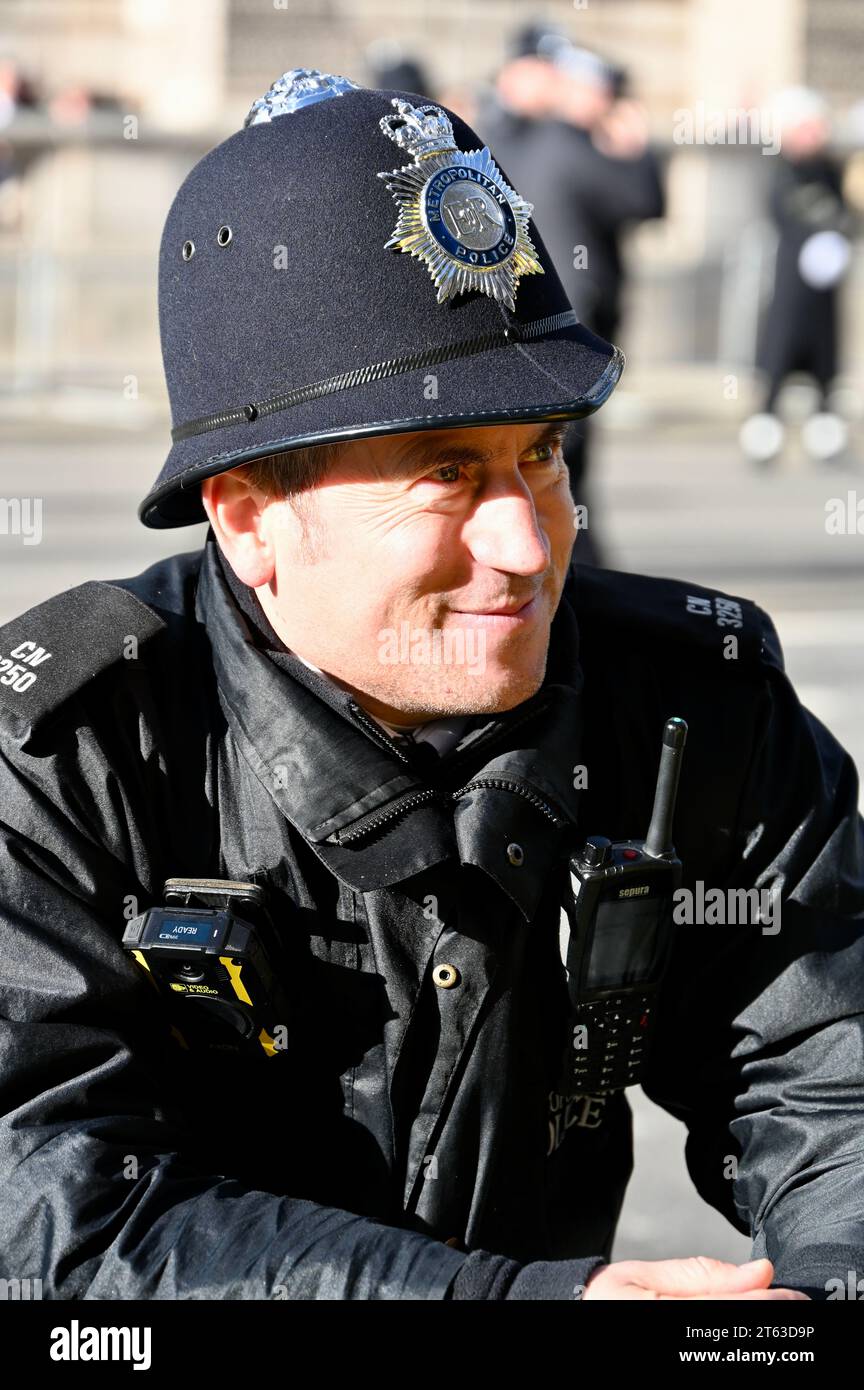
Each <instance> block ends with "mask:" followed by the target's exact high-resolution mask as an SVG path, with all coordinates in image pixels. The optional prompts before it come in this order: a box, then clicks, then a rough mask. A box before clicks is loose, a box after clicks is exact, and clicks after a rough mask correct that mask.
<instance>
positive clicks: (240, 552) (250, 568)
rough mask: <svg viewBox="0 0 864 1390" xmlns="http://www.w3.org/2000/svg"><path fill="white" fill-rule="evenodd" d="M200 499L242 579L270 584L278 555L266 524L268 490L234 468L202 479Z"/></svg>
mask: <svg viewBox="0 0 864 1390" xmlns="http://www.w3.org/2000/svg"><path fill="white" fill-rule="evenodd" d="M201 503H202V505H203V507H204V510H205V512H206V513H207V517H208V519H209V521H210V525H211V526H212V528H213V533H214V535H215V537H216V541H217V543H218V545H219V549H220V550H221V551H222V554H223V555H224V556H225V558H226V560H227V561H228V563H229V564H230V566H231V568H232V569H233V571H234V573H235V574H236V575H237V578H238V579H239V580H240V582H241V583H242V584H248V585H249V587H250V588H253V589H257V588H258V587H259V586H260V585H261V584H269V583H270V581H271V579H272V578H273V576H274V575H275V572H276V555H275V551H274V548H273V544H272V541H271V538H270V527H269V526H267V525H265V524H264V517H265V511H266V509H267V497H266V496H265V494H264V493H263V492H261V491H260V490H259V489H258V488H253V487H252V486H251V485H250V483H249V482H248V480H247V478H246V477H244V470H243V469H242V468H232V469H229V470H228V471H226V472H225V473H217V474H216V475H215V476H213V477H210V478H205V479H204V480H203V482H202V483H201Z"/></svg>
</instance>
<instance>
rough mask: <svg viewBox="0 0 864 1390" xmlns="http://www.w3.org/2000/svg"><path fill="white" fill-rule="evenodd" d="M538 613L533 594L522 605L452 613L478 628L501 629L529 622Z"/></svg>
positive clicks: (537, 600)
mask: <svg viewBox="0 0 864 1390" xmlns="http://www.w3.org/2000/svg"><path fill="white" fill-rule="evenodd" d="M539 611H540V595H539V594H535V595H534V597H533V598H530V599H524V600H523V601H522V603H510V604H503V605H499V606H498V607H495V608H483V609H468V608H454V609H453V612H454V613H458V614H459V617H460V618H468V620H469V623H470V624H471V625H472V626H473V625H474V624H475V623H476V624H477V625H478V626H480V627H502V628H507V627H517V626H518V625H519V624H520V623H526V622H530V621H531V619H532V618H534V617H536V615H537V613H538V612H539Z"/></svg>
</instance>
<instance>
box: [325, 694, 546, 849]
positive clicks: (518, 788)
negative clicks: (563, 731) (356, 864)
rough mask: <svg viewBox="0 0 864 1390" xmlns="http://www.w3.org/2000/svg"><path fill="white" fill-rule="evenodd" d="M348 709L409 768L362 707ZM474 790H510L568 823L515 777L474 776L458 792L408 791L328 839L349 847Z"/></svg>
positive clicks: (529, 714) (494, 734) (499, 732)
mask: <svg viewBox="0 0 864 1390" xmlns="http://www.w3.org/2000/svg"><path fill="white" fill-rule="evenodd" d="M548 704H549V701H548V700H546V701H543V702H542V703H540V704H538V705H537V706H535V708H534V709H531V710H526V712H525V713H524V714H523V715H521V716H520V718H519V719H514V720H513V722H512V723H510V724H507V725H505V727H504V728H503V729H493V730H491V731H490V732H489V733H488V734H487V735H485V736H484V737H483V738H479V739H477V741H476V743H473V744H472V745H471V747H470V748H466V749H464V750H463V752H462V753H460V754H458V755H457V758H461V757H467V756H468V754H469V753H470V754H473V753H474V751H475V749H476V748H477V747H478V746H479V745H480V744H484V745H485V744H486V743H487V742H490V743H491V742H494V740H495V739H496V738H500V737H503V736H504V735H505V734H508V733H510V732H512V730H513V729H517V728H518V727H519V725H520V724H524V723H525V721H526V720H528V719H533V718H534V717H535V716H536V715H538V714H540V713H541V712H542V711H543V710H544V709H545V708H546V706H547V705H548ZM351 710H352V713H353V715H354V718H355V719H356V720H357V722H358V723H360V724H362V725H363V726H364V728H366V729H368V731H369V733H370V734H371V735H372V736H373V738H374V739H375V742H376V743H377V744H378V745H379V747H382V748H386V749H387V752H388V753H390V752H392V753H395V755H396V757H397V758H399V759H401V761H402V762H403V763H405V765H406V767H411V766H412V764H411V760H410V758H408V757H406V756H405V754H404V753H403V752H402V751H401V750H400V748H399V746H398V744H396V743H394V742H393V740H392V739H390V738H388V737H387V735H386V734H383V733H382V732H381V730H380V728H379V727H378V725H377V724H375V723H373V721H372V720H371V719H368V718H367V716H366V714H365V713H364V711H363V710H362V709H361V707H360V706H359V705H358V704H356V703H355V702H354V701H352V702H351ZM456 760H457V759H455V758H454V760H453V761H454V762H456ZM474 787H504V788H506V789H507V790H509V791H513V792H516V793H517V794H518V795H519V796H524V797H525V798H526V800H528V801H530V802H531V804H532V805H533V806H536V808H537V809H538V810H539V811H541V812H542V813H543V814H544V815H545V816H546V817H547V819H549V820H551V821H552V822H553V823H554V824H555V825H566V824H568V821H567V818H566V817H564V816H560V815H556V813H555V812H554V811H553V810H552V809H551V807H550V806H549V805H548V804H547V803H546V802H545V801H544V800H543V798H542V797H540V796H538V795H537V793H536V792H535V791H534V790H533V788H530V787H529V786H528V785H527V784H525V783H523V781H522V780H521V779H519V778H515V777H504V776H500V777H499V776H490V777H474V778H472V779H471V781H470V782H466V784H465V786H464V787H460V788H459V790H458V791H455V792H449V793H448V792H443V791H441V790H440V789H439V788H437V787H428V788H427V789H426V790H425V791H422V792H408V793H407V794H406V795H405V796H404V797H402V798H401V799H400V800H399V801H397V802H395V803H394V805H392V806H390V807H389V808H388V809H387V810H386V811H377V812H376V811H370V812H369V814H368V816H367V817H365V818H364V819H363V820H361V822H360V824H359V825H358V824H355V825H354V826H353V828H352V829H350V830H337V831H335V832H334V833H333V835H332V837H331V838H332V840H334V841H335V843H336V844H338V845H348V844H352V843H353V841H355V840H360V839H362V838H363V837H364V836H365V835H369V834H371V833H372V831H374V830H377V829H378V827H379V826H381V825H386V824H387V822H388V821H390V820H393V819H395V818H396V817H397V816H402V815H404V814H405V813H406V812H407V811H413V810H414V809H415V808H416V807H417V806H421V805H423V804H424V802H427V801H435V800H440V801H442V802H444V803H445V804H446V803H447V802H448V801H458V799H459V797H460V796H462V795H463V793H464V792H466V791H469V790H471V789H473V788H474Z"/></svg>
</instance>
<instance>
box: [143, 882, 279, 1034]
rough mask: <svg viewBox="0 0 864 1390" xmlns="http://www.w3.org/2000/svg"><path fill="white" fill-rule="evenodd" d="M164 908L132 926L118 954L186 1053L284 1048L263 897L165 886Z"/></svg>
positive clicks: (210, 887) (251, 886)
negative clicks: (150, 990) (150, 987)
mask: <svg viewBox="0 0 864 1390" xmlns="http://www.w3.org/2000/svg"><path fill="white" fill-rule="evenodd" d="M163 897H164V900H165V906H164V907H151V908H149V909H148V910H147V911H146V912H142V913H141V914H140V915H139V916H138V917H135V918H133V920H132V921H131V922H130V923H129V925H128V926H127V928H126V930H125V931H124V933H123V946H124V947H125V949H126V950H127V951H129V952H130V953H131V954H132V956H134V958H135V959H136V960H137V961H138V963H139V965H141V966H143V968H144V969H145V970H146V971H147V972H148V975H149V977H150V979H151V981H152V983H153V984H154V985H155V986H156V988H157V989H158V990H159V991H160V993H161V994H162V995H163V997H164V998H165V999H166V1001H167V1002H168V1003H169V1006H170V1010H171V1017H172V1021H173V1022H174V1024H175V1029H174V1031H175V1032H176V1033H177V1034H178V1035H179V1040H180V1042H181V1043H182V1044H183V1045H184V1046H186V1047H190V1046H198V1047H200V1046H204V1047H207V1048H215V1049H217V1050H219V1049H222V1050H224V1049H228V1050H230V1051H237V1050H238V1048H248V1049H252V1050H254V1049H257V1048H259V1047H260V1048H262V1049H263V1051H264V1053H265V1054H266V1055H267V1056H268V1057H274V1056H277V1055H278V1054H279V1053H280V1051H284V1050H285V1048H286V1046H287V1028H288V1005H287V1001H286V998H285V994H284V990H283V988H282V986H281V984H280V982H279V979H278V975H277V969H278V962H279V959H280V955H281V951H280V948H279V943H278V938H277V937H276V933H275V931H274V928H273V924H272V922H271V920H270V915H269V913H268V911H267V907H266V903H265V895H264V889H263V888H261V887H260V885H259V884H256V883H241V882H238V881H236V880H234V879H218V878H169V879H166V880H165V886H164V890H163Z"/></svg>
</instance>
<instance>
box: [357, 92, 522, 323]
mask: <svg viewBox="0 0 864 1390" xmlns="http://www.w3.org/2000/svg"><path fill="white" fill-rule="evenodd" d="M392 105H393V106H395V107H396V111H395V112H394V113H392V114H388V115H386V116H382V118H381V120H380V121H379V126H380V128H381V130H382V132H383V134H384V135H386V136H388V138H389V139H391V140H393V141H394V142H395V143H396V144H397V145H398V146H399V148H400V149H402V150H406V151H407V152H408V153H409V154H410V155H413V157H414V162H413V163H411V164H407V165H405V166H404V167H403V168H401V169H393V170H389V171H384V172H383V173H379V175H378V177H379V179H385V180H386V183H387V187H388V188H389V190H390V192H391V193H392V194H393V197H394V198H395V199H396V202H397V203H398V205H399V217H398V220H397V223H396V227H395V229H394V231H393V235H392V236H391V237H390V239H389V241H387V242H385V243H384V245H385V249H391V248H392V249H395V250H398V251H403V252H407V253H408V254H409V255H411V256H414V257H416V258H417V259H419V260H422V261H425V263H426V266H427V268H428V271H429V274H430V276H431V277H432V280H433V281H434V283H435V285H436V288H437V290H438V303H439V304H443V303H444V301H445V300H447V299H450V298H452V297H453V296H454V295H457V294H466V293H468V292H469V291H470V290H479V291H480V292H481V293H483V294H488V295H489V296H490V297H491V298H492V299H496V300H498V301H499V302H500V303H502V304H506V305H507V307H508V308H509V309H515V295H516V291H517V289H518V287H519V279H520V277H521V276H522V275H543V274H544V271H543V267H542V265H541V264H540V262H539V260H538V259H537V252H536V249H535V247H534V245H533V243H532V241H531V238H530V236H529V235H528V219H529V218H530V216H531V213H532V212H533V210H534V205H533V203H528V202H526V201H525V199H524V198H520V196H519V194H518V193H517V192H516V191H515V189H513V188H511V187H510V185H509V184H508V183H507V182H506V181H505V179H504V177H503V175H502V173H501V171H500V169H499V168H498V166H497V164H496V163H495V161H494V159H493V158H492V155H491V153H490V152H489V150H488V148H487V147H486V146H484V147H483V149H480V150H460V149H457V147H456V142H455V139H454V136H453V126H452V123H451V121H450V118H449V116H448V115H447V113H446V112H445V111H442V110H441V108H440V107H439V106H433V105H431V104H429V105H426V106H412V105H411V103H410V102H409V101H404V100H403V99H402V98H401V97H393V98H392Z"/></svg>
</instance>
